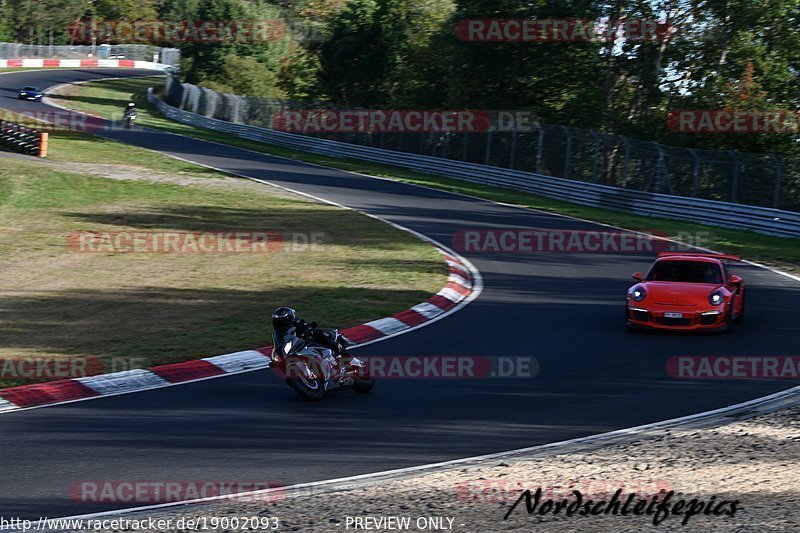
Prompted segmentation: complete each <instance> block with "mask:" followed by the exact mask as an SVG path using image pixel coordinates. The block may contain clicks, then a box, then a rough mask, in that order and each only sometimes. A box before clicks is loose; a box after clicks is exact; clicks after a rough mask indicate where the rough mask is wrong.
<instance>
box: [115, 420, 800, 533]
mask: <svg viewBox="0 0 800 533" xmlns="http://www.w3.org/2000/svg"><path fill="white" fill-rule="evenodd" d="M331 453H332V454H335V453H336V452H335V451H333V450H332V451H331ZM343 453H352V452H343ZM323 468H324V467H323ZM538 488H541V489H542V495H541V498H540V501H539V502H538V505H537V506H536V509H535V510H534V512H533V514H528V512H527V508H526V502H525V501H524V499H523V500H522V501H521V502H520V503H519V505H518V506H517V507H516V508H515V509H514V510H513V512H512V513H511V514H510V516H509V517H508V519H504V516H505V515H506V514H507V513H508V511H509V509H511V507H512V506H513V504H514V502H515V501H517V499H518V498H519V497H520V495H521V494H522V491H523V489H530V490H531V494H532V496H533V498H532V501H531V503H532V505H533V504H536V500H535V491H536V489H538ZM618 489H622V493H621V495H620V502H621V504H623V505H620V506H618V509H619V512H620V513H621V512H622V510H623V509H624V503H625V502H626V500H627V495H628V494H630V493H637V494H639V495H641V496H642V497H643V498H644V499H645V500H646V504H647V506H648V507H649V506H650V505H651V502H652V501H653V497H658V498H659V502H661V501H663V500H664V499H665V498H666V497H667V495H668V493H670V492H672V491H674V494H672V495H671V498H670V499H669V508H671V509H674V510H678V507H679V504H678V502H679V501H681V500H683V501H685V502H687V503H686V504H685V506H684V507H683V509H682V510H681V511H682V512H683V514H681V515H677V514H669V515H667V516H664V515H663V513H661V514H658V515H657V514H656V513H655V512H657V511H658V507H653V511H654V512H653V513H652V514H646V512H647V510H648V509H647V507H644V508H643V509H642V511H643V512H644V513H645V514H640V515H636V514H633V513H631V514H628V515H627V516H622V515H621V514H620V515H616V516H615V515H614V514H613V513H612V514H600V515H591V514H589V515H587V516H580V510H581V509H583V508H584V507H580V508H578V506H577V505H575V508H578V512H577V513H575V514H572V515H571V516H567V512H568V511H569V509H570V508H569V507H568V506H564V507H562V508H561V510H560V512H559V513H558V514H553V510H555V507H552V508H551V509H547V507H548V505H549V504H548V503H547V500H549V499H552V500H554V501H555V502H560V501H561V500H562V499H564V498H568V501H569V502H575V500H576V495H575V494H574V493H573V492H572V491H574V490H578V491H580V492H581V493H582V497H583V503H586V501H587V500H588V499H592V500H594V502H600V501H602V500H605V501H607V502H608V501H609V500H610V501H613V500H611V499H612V498H613V497H614V493H615V492H616V491H617V490H618ZM305 491H306V492H305V493H303V492H301V493H300V494H299V495H294V494H293V495H291V496H287V497H282V496H281V494H280V493H277V494H272V495H271V497H270V499H269V500H268V499H267V498H266V496H264V495H261V496H259V497H258V498H259V501H252V500H251V501H247V502H245V501H238V502H226V503H224V504H219V503H218V504H211V505H209V504H203V505H202V506H197V505H196V506H188V507H187V506H183V507H181V508H172V509H164V510H161V511H159V512H157V513H154V512H152V511H151V512H148V513H146V514H145V513H139V514H133V515H122V517H124V518H128V519H138V520H144V519H146V518H150V517H152V518H157V519H170V520H172V523H173V524H174V525H173V527H172V528H167V529H163V531H181V532H183V531H191V530H192V529H190V528H189V527H187V525H192V524H191V522H188V521H190V520H198V519H199V520H201V521H202V520H206V521H208V522H207V523H211V522H210V521H212V520H217V521H220V520H221V519H223V518H225V517H227V518H228V519H233V518H234V517H259V518H260V519H261V520H262V524H264V525H266V524H267V523H268V520H270V517H276V518H277V519H279V521H280V528H279V530H280V531H312V532H316V531H319V532H329V531H334V532H335V531H398V530H399V531H402V530H410V531H463V532H470V533H471V532H489V531H558V532H561V531H632V532H633V531H642V530H648V529H653V530H656V529H657V530H680V531H796V530H799V529H800V408H797V407H793V408H790V409H784V410H782V411H777V412H775V413H771V414H768V415H764V416H760V417H757V418H751V419H749V420H744V421H739V422H734V423H731V424H728V425H722V426H716V427H707V428H703V429H694V430H661V431H657V432H655V434H654V435H651V436H648V437H642V438H639V439H638V440H635V441H629V442H628V443H626V444H618V445H611V446H605V447H601V448H597V447H595V448H593V449H592V448H585V449H578V450H577V451H576V452H574V453H570V454H563V455H550V456H547V457H542V456H541V455H539V456H537V457H536V458H526V457H524V456H521V457H515V458H514V459H513V460H511V459H505V460H498V459H494V460H487V461H483V462H481V463H478V464H473V465H472V466H469V467H466V468H463V467H462V468H454V469H449V470H441V471H436V472H434V473H429V474H424V475H416V476H409V477H404V478H402V479H396V480H392V481H384V482H380V483H373V484H369V485H365V486H359V487H355V488H348V489H345V490H341V491H337V492H333V493H331V492H330V491H328V492H324V493H323V492H321V491H320V492H315V491H314V489H305ZM637 497H638V496H637ZM695 499H697V502H695V501H693V500H695ZM636 502H637V500H636V499H634V500H633V502H632V504H633V505H631V506H630V507H629V508H628V509H636ZM699 502H703V505H701V504H699ZM733 502H736V503H735V508H736V510H735V513H734V514H732V515H731V514H729V513H730V511H731V510H732V509H733V506H734V503H733ZM676 504H678V505H676ZM709 504H710V505H709ZM592 505H593V506H594V504H592ZM690 506H693V507H694V508H695V509H697V510H698V511H699V514H697V515H695V516H691V517H690V518H688V521H687V525H682V522H683V520H684V519H685V518H686V514H685V513H686V509H688V508H689V507H690ZM606 508H607V506H606V505H605V504H603V505H601V506H599V507H597V508H596V509H597V510H598V511H599V512H601V513H603V511H604V510H605V509H606ZM543 509H546V510H550V512H549V513H546V514H545V515H544V516H540V515H539V511H540V510H543ZM611 510H613V508H612V509H611ZM706 511H708V513H709V514H705V513H706ZM715 513H718V514H717V515H716V516H715ZM656 516H658V517H659V519H661V520H662V521H661V522H660V523H659V525H658V526H655V525H654V518H655V517H656ZM389 517H392V518H389ZM394 517H396V518H394ZM118 518H120V517H118ZM181 519H183V521H184V522H182V523H180V522H179V520H181ZM382 519H383V522H381V520H382ZM405 519H408V527H406V523H405V522H404V520H405ZM437 519H438V520H440V522H437ZM451 519H452V520H451ZM198 523H200V522H198ZM215 523H216V524H217V528H216V530H219V531H223V530H225V531H237V530H238V531H241V530H242V529H234V528H233V527H228V528H224V527H222V526H223V525H224V526H229V525H233V522H231V524H226V523H224V522H215ZM178 524H181V525H182V526H183V527H178ZM437 526H438V527H437ZM194 527H195V528H197V525H196V524H194ZM143 530H144V529H140V528H128V529H105V530H102V531H143ZM253 530H259V529H256V528H254V529H253ZM261 530H264V529H261Z"/></svg>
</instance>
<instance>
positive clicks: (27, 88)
mask: <svg viewBox="0 0 800 533" xmlns="http://www.w3.org/2000/svg"><path fill="white" fill-rule="evenodd" d="M22 90H23V91H31V92H35V91H38V90H39V89H37V88H36V87H23V88H22Z"/></svg>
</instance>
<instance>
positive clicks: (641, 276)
mask: <svg viewBox="0 0 800 533" xmlns="http://www.w3.org/2000/svg"><path fill="white" fill-rule="evenodd" d="M633 279H635V280H636V281H642V280H643V279H644V274H642V273H641V272H637V273H635V274H634V275H633Z"/></svg>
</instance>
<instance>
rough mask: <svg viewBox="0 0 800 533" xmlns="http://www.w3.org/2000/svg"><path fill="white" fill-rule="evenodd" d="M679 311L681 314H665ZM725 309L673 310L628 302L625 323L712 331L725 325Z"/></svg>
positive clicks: (632, 325)
mask: <svg viewBox="0 0 800 533" xmlns="http://www.w3.org/2000/svg"><path fill="white" fill-rule="evenodd" d="M668 313H680V314H681V315H682V316H680V317H676V316H667V314H668ZM727 313H728V310H727V309H691V310H680V311H678V310H675V309H669V310H668V309H664V308H660V307H648V306H642V305H636V303H635V302H630V303H628V308H627V313H626V318H627V321H626V323H627V325H628V326H629V327H633V328H642V329H661V330H668V331H712V330H717V329H720V328H724V327H725V326H726V325H727V318H728V317H727Z"/></svg>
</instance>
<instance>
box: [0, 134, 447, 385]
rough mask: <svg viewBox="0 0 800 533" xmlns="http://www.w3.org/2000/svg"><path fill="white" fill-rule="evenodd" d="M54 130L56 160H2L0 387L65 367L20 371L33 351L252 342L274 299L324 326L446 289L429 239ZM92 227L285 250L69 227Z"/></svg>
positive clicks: (202, 351) (114, 365) (174, 352)
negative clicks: (147, 243) (209, 249)
mask: <svg viewBox="0 0 800 533" xmlns="http://www.w3.org/2000/svg"><path fill="white" fill-rule="evenodd" d="M54 138H55V139H56V140H55V142H54V143H53V144H54V147H55V152H54V156H53V159H52V160H44V161H40V160H36V159H33V158H26V157H24V156H16V155H10V154H8V155H2V154H0V158H2V159H0V270H2V272H3V282H4V283H3V284H2V285H1V286H0V299H2V302H3V303H2V305H0V387H8V386H14V385H20V384H24V383H30V382H35V381H45V380H49V379H58V378H63V377H71V375H69V370H67V373H68V375H63V374H59V373H54V374H53V375H50V374H48V373H47V372H43V373H37V374H35V375H26V374H25V371H26V370H28V369H29V367H24V366H23V365H24V364H25V363H24V362H25V361H30V360H32V359H36V358H45V360H51V361H52V360H58V359H59V358H61V360H64V358H67V359H69V358H81V359H83V360H86V359H87V358H92V359H91V360H92V361H96V359H94V358H99V360H101V361H102V362H103V365H104V367H103V369H105V370H119V369H123V368H125V365H128V366H135V367H140V366H152V365H156V364H163V363H170V362H179V361H184V360H188V359H195V358H199V357H206V356H210V355H218V354H222V353H229V352H234V351H238V350H243V349H250V348H253V347H255V346H259V345H263V344H266V343H269V339H270V335H271V328H270V321H269V318H270V313H271V310H272V309H273V308H274V307H277V306H279V305H293V306H296V307H297V308H298V311H299V312H300V313H301V314H302V315H303V316H305V317H307V318H308V319H309V320H310V319H315V320H317V321H319V322H320V324H322V325H324V326H332V327H347V326H350V325H355V324H360V323H363V322H365V321H369V320H373V319H376V318H380V317H383V316H387V315H390V314H392V313H395V312H397V311H400V310H403V309H406V308H408V307H409V306H412V305H415V304H417V303H419V302H421V301H424V300H425V299H427V298H429V297H430V296H431V295H432V294H433V293H436V292H437V291H438V290H439V289H441V287H442V286H443V285H444V283H445V280H446V275H447V273H446V271H447V268H446V265H445V264H444V263H443V261H442V258H441V255H440V254H439V253H438V252H436V251H435V250H434V249H433V248H432V247H431V246H430V245H429V244H427V243H424V242H422V241H420V240H419V239H417V238H415V237H413V236H411V235H409V234H406V233H404V232H401V231H398V230H396V229H394V228H392V227H390V226H389V225H387V224H384V223H382V222H380V221H377V220H374V219H372V218H369V217H366V216H364V215H361V214H359V213H356V212H354V211H347V210H342V209H338V208H335V207H331V206H327V205H321V204H318V203H315V202H311V201H309V200H307V199H304V198H299V197H295V196H293V195H289V194H287V193H284V192H282V191H276V190H274V189H272V188H270V187H265V186H263V185H260V184H256V183H253V182H249V181H247V180H242V179H239V178H232V177H226V176H225V175H224V174H221V173H217V172H213V171H207V170H206V169H204V168H202V167H195V166H194V165H190V164H187V163H183V162H180V161H175V160H172V159H170V158H166V157H164V156H160V155H159V154H155V153H153V152H149V151H146V150H140V149H138V148H134V147H130V146H127V145H122V144H116V143H110V142H108V141H104V140H101V139H97V138H95V137H91V136H82V135H79V134H70V135H67V136H63V134H61V133H56V134H55V135H54ZM86 163H91V164H86ZM89 169H92V171H93V172H95V171H98V170H97V169H101V170H100V171H102V172H107V173H109V174H110V175H111V176H113V178H112V177H108V176H106V177H103V176H98V175H91V172H88V170H89ZM83 170H87V171H86V172H84V171H83ZM87 231H95V232H136V231H139V232H141V231H153V232H169V233H175V232H215V231H262V232H263V231H272V232H276V233H277V234H279V235H280V236H281V237H282V238H283V243H284V246H282V247H281V249H279V250H272V249H271V251H269V252H263V251H262V252H261V253H110V252H103V253H80V252H79V251H75V250H74V249H70V247H68V244H67V243H68V236H69V235H70V234H71V233H73V232H87ZM312 238H313V239H316V240H317V241H319V242H320V244H318V245H316V246H311V245H309V244H307V241H308V240H310V239H312ZM50 368H51V369H52V365H50ZM90 368H91V369H93V370H97V368H96V367H94V366H91V365H90ZM79 370H80V369H79ZM78 375H80V374H78Z"/></svg>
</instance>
